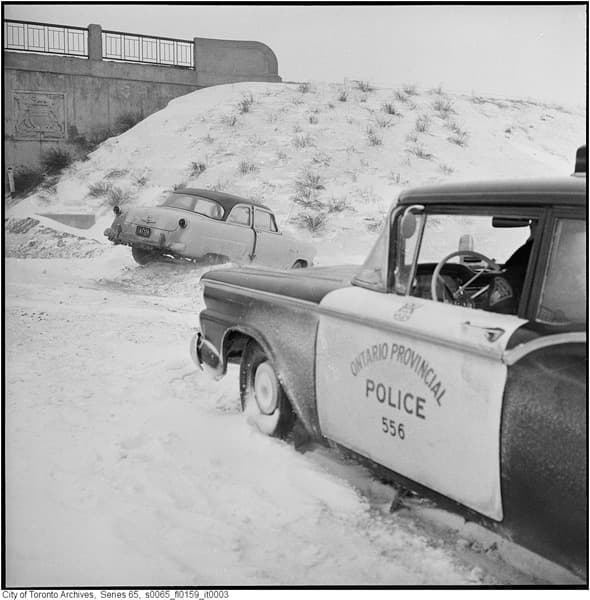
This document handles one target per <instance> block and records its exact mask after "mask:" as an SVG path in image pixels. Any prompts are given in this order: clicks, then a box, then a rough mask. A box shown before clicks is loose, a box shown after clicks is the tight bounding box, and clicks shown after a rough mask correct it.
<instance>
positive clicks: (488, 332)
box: [463, 321, 506, 342]
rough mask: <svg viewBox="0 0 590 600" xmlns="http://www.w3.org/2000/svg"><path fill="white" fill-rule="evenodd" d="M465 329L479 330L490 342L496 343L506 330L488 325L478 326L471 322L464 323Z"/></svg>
mask: <svg viewBox="0 0 590 600" xmlns="http://www.w3.org/2000/svg"><path fill="white" fill-rule="evenodd" d="M463 326H464V327H471V328H473V329H479V330H480V331H481V332H483V334H484V335H485V337H486V339H487V341H488V342H495V341H496V340H498V339H500V338H501V337H502V335H504V333H506V332H505V330H504V329H502V328H501V327H489V326H488V325H476V324H475V323H472V322H471V321H463Z"/></svg>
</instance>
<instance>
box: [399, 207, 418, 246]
mask: <svg viewBox="0 0 590 600" xmlns="http://www.w3.org/2000/svg"><path fill="white" fill-rule="evenodd" d="M417 224H418V222H417V220H416V215H415V214H414V213H413V212H411V211H409V210H408V211H406V213H405V215H404V216H403V217H402V222H401V227H400V232H401V234H402V237H403V238H404V239H406V240H407V239H408V238H411V237H412V236H413V235H414V234H415V233H416V227H417Z"/></svg>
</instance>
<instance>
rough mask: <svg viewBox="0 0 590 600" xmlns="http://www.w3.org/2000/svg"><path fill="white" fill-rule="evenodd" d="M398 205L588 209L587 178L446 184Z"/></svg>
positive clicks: (416, 192) (415, 192) (418, 191)
mask: <svg viewBox="0 0 590 600" xmlns="http://www.w3.org/2000/svg"><path fill="white" fill-rule="evenodd" d="M398 204H484V205H485V204H502V205H518V204H523V205H528V206H561V205H572V204H573V205H584V206H585V205H586V176H585V175H572V176H570V177H560V178H555V179H510V180H493V181H477V182H458V183H443V184H438V185H429V186H421V187H416V188H411V189H407V190H405V191H403V192H402V193H401V194H400V196H399V199H398Z"/></svg>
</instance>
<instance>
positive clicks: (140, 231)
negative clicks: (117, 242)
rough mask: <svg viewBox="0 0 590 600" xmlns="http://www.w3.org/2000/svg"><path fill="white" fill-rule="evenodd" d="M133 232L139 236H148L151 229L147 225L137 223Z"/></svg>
mask: <svg viewBox="0 0 590 600" xmlns="http://www.w3.org/2000/svg"><path fill="white" fill-rule="evenodd" d="M135 233H137V235H139V236H141V237H150V235H151V234H152V230H151V229H150V228H149V227H144V226H143V225H138V226H137V229H136V230H135Z"/></svg>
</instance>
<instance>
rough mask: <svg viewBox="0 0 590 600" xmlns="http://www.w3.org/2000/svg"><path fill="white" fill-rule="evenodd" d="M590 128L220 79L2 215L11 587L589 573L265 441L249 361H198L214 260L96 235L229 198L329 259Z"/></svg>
mask: <svg viewBox="0 0 590 600" xmlns="http://www.w3.org/2000/svg"><path fill="white" fill-rule="evenodd" d="M345 91H346V92H347V97H346V101H342V100H341V99H339V98H342V97H343V96H342V94H343V92H345ZM407 91H409V92H413V91H414V90H412V89H411V88H410V87H408V90H407ZM250 98H252V102H251V101H250ZM400 98H401V99H400ZM386 104H390V105H393V107H392V106H389V107H388V108H387V110H389V111H392V110H394V111H397V112H399V113H400V114H399V115H392V114H389V113H387V112H386V111H385V110H384V106H385V105H386ZM246 105H247V108H248V110H247V112H246V111H245V109H244V107H245V106H246ZM437 107H438V108H437ZM424 116H427V117H428V118H427V119H426V120H424V118H423V117H424ZM419 119H421V120H419ZM417 120H419V121H418V128H420V127H421V124H422V123H424V122H426V126H425V127H426V131H424V132H419V131H417ZM584 123H585V122H584V115H583V114H581V113H576V112H568V111H567V110H564V109H562V108H560V107H549V106H544V105H540V104H535V103H531V102H520V101H512V100H502V101H498V100H493V99H487V100H486V99H483V98H473V97H457V96H451V95H448V96H445V95H441V93H439V92H430V91H419V90H417V93H410V94H407V93H406V94H404V93H403V92H402V91H401V90H397V91H394V90H373V91H364V92H363V91H362V90H360V89H358V86H357V85H354V84H349V85H347V86H345V85H320V84H316V85H313V86H311V89H307V86H298V85H287V84H252V83H244V84H239V85H231V86H219V87H215V88H209V89H204V90H200V91H198V92H195V93H193V94H189V95H187V96H184V97H182V98H178V99H176V100H174V101H173V102H171V103H170V104H169V106H168V107H167V108H166V109H164V110H162V111H160V112H159V113H156V114H154V115H152V116H151V117H149V118H147V119H146V120H145V121H143V122H142V123H139V124H138V125H137V126H136V127H134V128H133V129H131V130H129V131H128V132H126V133H125V134H123V135H121V136H119V137H117V138H112V139H110V140H108V141H106V142H105V143H104V144H102V146H100V147H99V148H98V149H97V150H96V151H95V152H94V153H93V154H92V155H91V156H90V157H89V158H88V160H87V161H85V162H78V163H76V164H74V165H72V166H71V167H70V168H69V169H67V170H66V172H64V174H63V175H62V177H61V178H60V179H59V180H58V181H57V183H56V185H55V187H54V188H49V189H44V190H39V191H38V192H36V193H35V194H33V195H32V196H31V197H29V198H27V199H25V200H23V201H21V202H19V203H17V204H16V205H13V206H12V207H10V208H9V209H8V210H7V211H6V221H5V231H4V233H5V243H6V246H5V247H6V251H7V256H8V258H7V260H6V261H5V264H4V267H5V280H6V289H5V294H6V319H5V325H6V332H5V336H6V337H5V341H6V364H5V367H6V372H5V374H4V377H5V383H6V399H5V430H4V434H5V461H6V471H5V480H6V490H5V492H6V531H5V534H6V548H5V550H6V557H5V558H6V578H7V580H6V583H7V584H8V585H10V586H22V587H33V586H48V587H63V586H74V587H79V586H129V587H136V586H140V585H142V586H156V585H170V586H171V585H177V586H201V587H203V586H213V585H216V586H229V585H274V586H277V585H343V584H348V585H408V584H411V585H424V584H431V585H432V584H451V585H459V584H467V585H469V584H476V585H477V584H479V585H481V584H492V585H493V584H513V585H514V584H516V585H518V584H524V585H527V584H535V583H543V582H554V583H555V582H557V583H572V582H573V583H575V582H578V580H576V579H575V578H574V577H573V576H572V575H570V574H567V573H565V572H563V570H561V569H559V568H557V567H555V566H554V565H549V564H547V563H546V562H544V561H539V559H538V557H534V556H529V555H527V553H526V552H523V550H522V549H520V548H515V547H514V546H511V545H510V544H509V543H508V542H506V541H505V540H500V539H498V538H494V537H493V536H491V534H490V533H489V532H487V531H476V527H475V526H474V524H472V523H471V524H469V523H465V522H464V521H463V519H460V518H459V517H457V516H455V515H451V514H449V513H447V512H445V511H441V510H439V509H436V508H435V507H433V506H432V505H431V504H430V503H428V502H423V501H422V500H421V499H419V498H415V499H413V500H410V501H409V502H408V508H405V509H403V510H401V511H399V512H397V513H394V514H390V513H389V505H390V503H391V500H392V497H393V494H394V490H393V488H391V487H390V486H385V485H384V484H382V483H380V482H379V481H378V480H376V479H375V478H374V477H372V476H371V475H370V474H369V473H368V472H367V471H366V470H365V469H363V468H361V467H359V466H358V465H356V464H354V463H351V462H350V461H348V460H346V459H344V458H343V457H342V456H340V455H339V454H338V453H336V452H334V451H331V450H328V449H325V448H323V447H320V446H312V447H310V448H308V451H307V452H306V453H305V454H301V453H298V452H296V451H295V449H294V448H293V446H292V445H290V444H288V443H284V442H280V441H277V440H272V439H268V438H265V437H264V436H262V435H260V434H258V433H256V432H254V431H253V430H252V429H250V428H249V426H248V425H247V423H246V422H245V420H244V419H243V417H242V415H241V413H240V407H239V392H238V383H237V377H236V372H235V370H232V371H231V372H230V373H229V374H228V376H227V377H226V379H224V380H223V381H222V382H218V383H216V382H212V381H210V380H209V379H207V378H206V377H205V376H204V375H203V374H202V373H200V372H198V371H197V370H196V369H195V367H194V365H193V364H192V362H191V361H190V358H189V352H188V342H189V339H190V337H191V335H192V332H193V329H194V327H195V326H196V324H197V317H198V312H199V310H200V308H201V307H202V304H201V299H200V290H199V285H198V284H199V278H200V276H201V275H202V270H201V269H198V268H195V267H194V266H192V265H178V264H165V263H155V264H153V265H149V266H147V267H139V266H138V265H136V264H135V263H134V262H133V260H132V258H131V254H130V252H129V249H128V248H124V247H113V246H111V245H110V244H109V243H108V242H107V241H106V239H105V238H104V236H103V235H102V231H103V229H104V227H105V226H106V225H107V224H110V221H111V219H112V213H111V205H112V203H113V202H118V203H129V204H155V203H156V202H157V201H158V199H159V197H160V194H161V193H162V191H163V190H165V189H169V188H171V187H173V186H174V185H179V184H185V185H188V186H194V187H205V188H210V187H216V188H218V189H223V190H226V191H229V192H233V193H237V194H241V195H244V196H249V197H253V198H258V199H259V200H263V201H264V202H265V203H266V204H268V205H269V206H271V207H272V208H273V209H275V210H276V212H277V214H278V215H279V219H280V221H282V223H283V225H284V226H285V227H286V228H287V229H289V230H291V231H292V232H294V233H295V234H297V235H300V236H302V237H306V238H309V239H313V242H314V243H315V244H316V246H317V247H318V250H319V262H320V263H324V264H328V263H335V262H355V261H360V260H362V258H364V256H365V254H366V253H367V251H368V249H369V248H370V246H371V245H372V243H373V241H374V239H375V236H376V229H377V228H378V226H379V224H380V222H381V220H382V216H383V214H384V212H385V211H386V209H387V208H388V206H389V205H390V204H391V202H392V201H393V200H394V198H395V194H396V193H397V191H398V190H399V189H400V188H401V187H404V186H407V185H417V184H420V183H427V182H432V181H438V180H448V179H454V178H460V179H479V178H482V177H511V176H531V175H545V174H547V175H550V174H551V175H561V174H567V173H569V172H570V171H571V170H572V166H573V155H574V152H575V149H576V147H577V146H578V145H579V144H580V143H581V141H582V138H583V137H584V135H583V132H584ZM462 133H465V134H466V135H465V136H464V137H463V136H462ZM449 138H451V140H449ZM453 140H454V141H453ZM456 142H460V143H459V144H458V143H456ZM418 155H421V156H422V158H421V157H420V156H418ZM193 163H194V164H193ZM203 166H204V170H203ZM310 185H311V187H312V188H315V189H313V190H312V193H310V194H309V195H308V196H309V197H307V198H306V191H307V190H309V188H310ZM306 186H307V187H306ZM295 198H297V199H298V200H295ZM302 200H307V203H305V202H302ZM305 211H309V212H310V214H323V215H326V226H325V228H324V229H321V230H319V231H317V232H314V233H312V232H310V231H309V230H307V229H305V228H302V227H301V226H300V225H299V224H298V219H297V216H298V215H300V214H301V213H302V212H305ZM50 212H56V213H61V212H85V213H86V212H92V213H95V214H96V215H97V219H98V220H97V224H96V226H95V227H93V228H91V229H88V230H81V229H74V228H72V227H68V226H66V225H62V224H60V223H58V222H57V221H53V220H51V219H49V218H47V217H43V216H39V213H41V214H43V213H50ZM490 536H491V537H490Z"/></svg>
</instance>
